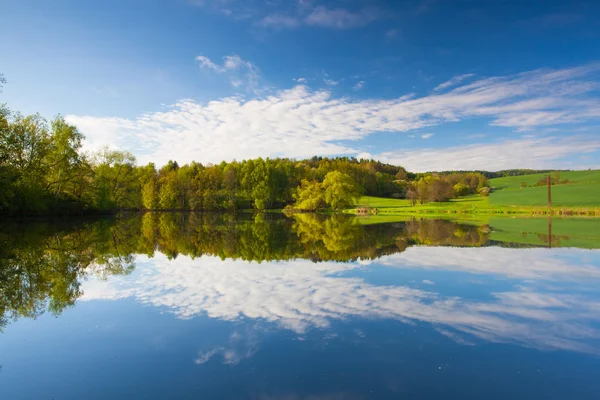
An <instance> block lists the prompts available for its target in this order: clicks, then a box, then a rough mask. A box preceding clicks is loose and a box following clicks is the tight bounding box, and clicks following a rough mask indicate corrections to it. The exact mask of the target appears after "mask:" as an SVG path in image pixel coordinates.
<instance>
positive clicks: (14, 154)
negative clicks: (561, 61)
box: [0, 105, 488, 215]
mask: <svg viewBox="0 0 600 400" xmlns="http://www.w3.org/2000/svg"><path fill="white" fill-rule="evenodd" d="M83 141H84V135H83V134H82V133H81V132H79V130H78V129H77V127H76V126H73V125H71V124H69V123H68V122H67V121H66V120H65V119H64V117H62V116H60V115H59V116H57V117H56V118H54V119H53V120H52V121H50V122H49V123H48V121H46V120H45V119H44V118H42V116H41V115H39V114H34V115H29V116H24V115H22V114H21V113H19V112H13V111H11V110H10V109H9V108H8V107H6V106H5V105H4V106H1V107H0V188H1V190H0V213H1V214H5V215H41V214H59V215H63V214H84V213H108V212H114V211H118V210H189V211H208V210H240V209H256V210H266V209H282V208H284V207H287V208H288V209H291V210H298V211H317V210H324V209H328V210H340V209H343V208H347V207H351V206H352V205H353V204H354V203H355V201H356V200H357V199H358V198H359V197H360V196H361V195H370V196H378V197H393V198H408V199H410V200H411V201H412V202H413V204H414V203H416V202H419V203H421V204H423V203H426V202H429V201H438V202H439V201H447V200H449V199H451V198H453V197H457V196H463V195H466V194H470V193H476V192H480V193H482V194H483V195H485V190H482V189H485V188H486V187H487V186H488V183H487V178H486V177H485V175H484V174H482V173H480V172H461V173H450V174H448V173H446V174H436V173H427V174H413V173H410V172H407V171H406V170H405V169H404V168H403V167H400V166H394V165H390V164H384V163H381V162H379V161H375V160H364V159H361V160H357V159H356V158H349V157H340V158H327V157H313V158H311V159H306V160H294V159H288V158H276V159H269V158H266V159H263V158H258V159H253V160H243V161H232V162H225V161H224V162H222V163H220V164H217V165H213V164H201V163H197V162H192V163H189V164H185V165H179V164H178V163H177V161H169V162H168V163H167V164H166V165H163V166H161V167H160V168H157V166H156V165H154V164H153V163H149V164H147V165H137V163H136V159H135V157H134V156H133V155H132V154H131V153H129V152H126V151H118V150H114V149H110V148H108V147H105V148H103V149H101V150H100V151H97V152H95V153H87V152H84V151H83V149H82V146H83Z"/></svg>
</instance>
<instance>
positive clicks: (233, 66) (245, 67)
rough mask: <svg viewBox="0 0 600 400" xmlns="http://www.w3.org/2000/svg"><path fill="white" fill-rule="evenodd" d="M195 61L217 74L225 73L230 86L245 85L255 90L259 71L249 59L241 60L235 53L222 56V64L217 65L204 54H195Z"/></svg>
mask: <svg viewBox="0 0 600 400" xmlns="http://www.w3.org/2000/svg"><path fill="white" fill-rule="evenodd" d="M196 61H197V62H198V64H199V65H200V68H206V69H209V70H212V71H214V72H217V73H219V74H223V73H226V74H228V76H229V81H230V83H231V85H232V86H234V87H240V86H242V85H245V86H246V87H247V88H248V89H250V90H256V89H257V87H258V81H259V78H260V71H259V69H258V67H257V66H256V65H254V64H253V63H252V62H250V61H246V60H243V59H242V58H241V57H240V56H238V55H237V54H232V55H229V56H225V57H223V64H222V65H218V64H216V63H214V62H213V61H212V60H211V59H210V58H208V57H206V56H197V57H196Z"/></svg>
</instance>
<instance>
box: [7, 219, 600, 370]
mask: <svg viewBox="0 0 600 400" xmlns="http://www.w3.org/2000/svg"><path fill="white" fill-rule="evenodd" d="M489 232H490V229H489V227H487V226H475V225H464V224H458V223H455V222H451V221H442V220H438V221H434V220H410V221H406V222H400V223H394V224H378V225H368V226H364V225H361V224H360V223H359V221H357V220H356V219H354V218H350V217H348V216H344V215H333V216H318V215H313V214H299V215H293V216H292V217H283V216H277V215H264V214H259V215H253V216H250V215H249V216H247V217H245V218H240V217H234V216H229V215H217V214H207V215H195V214H145V215H143V216H142V217H139V216H136V217H131V218H127V219H119V220H114V221H97V222H93V223H89V222H86V223H81V224H79V225H77V226H69V227H67V226H56V225H39V226H35V227H30V228H29V229H26V230H22V228H21V227H19V226H14V227H12V228H11V227H7V228H6V229H5V230H4V231H3V232H2V243H3V244H5V245H4V246H2V250H0V251H1V252H2V253H1V254H0V263H1V265H0V274H1V276H0V285H1V291H2V296H1V300H0V301H1V304H0V307H1V308H0V312H1V313H2V323H3V324H7V323H8V322H9V321H10V320H14V319H16V318H19V317H36V316H39V315H40V314H41V313H43V312H44V311H46V310H48V311H50V312H52V313H55V314H58V313H60V312H61V311H62V310H63V309H64V308H66V307H70V306H72V305H73V304H75V301H76V300H78V299H79V300H81V301H92V300H117V299H125V298H130V299H135V300H136V301H137V302H139V303H143V304H148V305H151V306H153V307H157V308H159V309H161V310H164V311H167V312H169V313H172V314H173V315H175V316H176V317H177V318H181V319H191V318H195V317H198V316H208V317H210V318H214V319H219V320H225V321H237V320H240V319H244V320H250V321H255V322H256V325H255V326H254V327H253V328H252V329H251V330H247V331H244V332H241V333H235V332H234V334H232V335H231V336H230V337H229V339H228V341H227V342H225V343H221V344H219V345H217V346H215V347H211V348H207V349H201V350H200V351H199V353H198V355H197V358H196V359H195V362H196V363H197V364H204V363H206V362H208V361H209V360H211V359H213V358H214V357H220V358H221V359H222V360H223V362H225V363H228V364H232V365H235V364H237V363H238V362H240V360H242V359H245V358H248V357H252V356H253V355H254V354H255V353H256V351H257V349H258V348H259V346H260V337H261V336H262V333H261V332H262V331H261V330H262V329H263V328H262V327H261V324H262V323H267V324H274V325H276V326H278V327H279V328H283V329H286V330H289V331H291V332H294V333H295V334H296V335H298V336H299V337H302V336H303V335H305V334H306V333H307V332H308V331H310V330H311V329H323V328H328V327H330V326H331V324H332V323H333V322H334V321H346V320H350V319H356V318H360V319H391V320H397V321H402V322H404V323H408V324H418V323H423V322H424V323H427V324H430V325H431V326H433V327H435V329H437V330H438V332H440V333H442V334H443V335H446V336H448V337H450V338H452V339H453V340H455V341H457V342H459V343H464V344H469V343H474V342H476V341H482V340H483V341H488V342H496V343H513V344H518V345H521V346H526V347H531V348H538V349H564V350H573V351H578V352H584V353H593V354H598V352H599V347H598V340H599V339H600V330H599V328H598V322H600V321H599V320H600V301H598V300H597V297H596V296H595V295H594V293H595V292H594V288H596V287H597V284H598V281H599V280H600V262H599V256H598V254H597V253H595V252H591V251H586V250H561V249H553V250H551V251H550V250H547V249H512V248H500V247H483V246H484V245H485V244H486V243H488V235H489ZM423 245H425V246H423ZM265 261H277V262H265ZM317 261H336V262H317ZM382 269H392V270H394V271H396V272H398V271H402V270H415V269H418V270H419V271H421V272H423V271H428V270H433V271H442V270H443V271H449V270H450V271H454V272H456V273H466V274H468V275H469V276H471V277H472V276H482V275H485V276H486V278H487V279H488V280H490V279H492V280H493V279H498V280H501V281H502V282H503V283H502V285H497V284H494V285H492V286H490V287H489V288H488V289H484V291H486V295H485V296H481V295H480V296H476V297H469V296H468V295H467V293H466V292H465V293H448V292H447V290H444V288H443V287H442V286H441V285H438V282H436V279H435V278H431V279H425V278H424V279H421V280H420V281H416V282H415V281H410V280H408V279H403V280H400V281H395V282H390V281H389V280H388V281H384V282H377V281H376V280H373V279H371V278H373V276H375V275H376V274H377V273H379V271H381V270H382ZM470 283H471V284H472V285H477V282H476V281H474V280H471V281H470ZM567 284H572V285H571V286H565V285H567Z"/></svg>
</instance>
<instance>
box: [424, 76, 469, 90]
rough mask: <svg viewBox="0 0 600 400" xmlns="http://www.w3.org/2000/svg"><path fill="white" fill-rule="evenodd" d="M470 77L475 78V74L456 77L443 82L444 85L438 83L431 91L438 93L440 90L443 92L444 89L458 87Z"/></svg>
mask: <svg viewBox="0 0 600 400" xmlns="http://www.w3.org/2000/svg"><path fill="white" fill-rule="evenodd" d="M472 76H475V74H464V75H458V76H455V77H454V78H452V79H450V80H448V81H446V82H444V83H440V84H439V85H437V86H436V87H435V88H434V89H433V90H434V91H436V92H437V91H440V90H444V89H448V88H450V87H452V86H456V85H458V84H459V83H460V82H462V81H464V80H465V79H468V78H470V77H472Z"/></svg>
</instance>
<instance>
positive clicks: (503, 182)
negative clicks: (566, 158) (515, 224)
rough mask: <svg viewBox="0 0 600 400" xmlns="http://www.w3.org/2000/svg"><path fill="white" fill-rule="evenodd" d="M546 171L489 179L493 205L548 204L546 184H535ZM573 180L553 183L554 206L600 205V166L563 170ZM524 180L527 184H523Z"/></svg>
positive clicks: (562, 174)
mask: <svg viewBox="0 0 600 400" xmlns="http://www.w3.org/2000/svg"><path fill="white" fill-rule="evenodd" d="M545 176H547V175H545V174H534V175H523V176H510V177H505V178H496V179H490V185H491V186H492V187H493V188H494V190H493V191H492V194H491V195H490V205H492V206H496V205H498V206H505V205H512V206H545V205H546V204H547V188H546V187H545V186H532V185H534V184H535V183H536V182H537V181H538V180H539V179H541V178H543V177H545ZM560 178H561V179H568V180H569V181H570V183H568V184H561V185H553V186H552V206H553V207H558V208H560V207H600V170H590V171H569V172H561V173H560ZM521 182H525V183H526V184H527V185H528V187H525V188H522V187H521Z"/></svg>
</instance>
